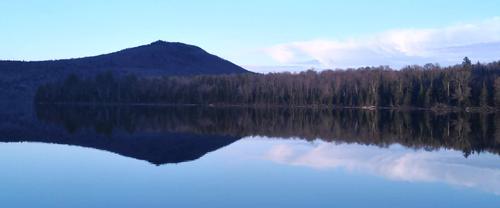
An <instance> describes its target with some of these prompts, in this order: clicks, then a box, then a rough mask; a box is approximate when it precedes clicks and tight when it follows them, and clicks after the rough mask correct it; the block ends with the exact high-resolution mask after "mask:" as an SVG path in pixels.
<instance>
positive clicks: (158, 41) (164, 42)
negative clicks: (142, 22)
mask: <svg viewBox="0 0 500 208" xmlns="http://www.w3.org/2000/svg"><path fill="white" fill-rule="evenodd" d="M168 43H170V42H167V41H164V40H157V41H154V42H152V43H150V45H164V44H168Z"/></svg>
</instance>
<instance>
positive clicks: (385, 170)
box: [248, 137, 500, 195]
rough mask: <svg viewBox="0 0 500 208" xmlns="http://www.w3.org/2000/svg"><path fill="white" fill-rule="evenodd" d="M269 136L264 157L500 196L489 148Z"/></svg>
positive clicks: (499, 174) (498, 169) (497, 161)
mask: <svg viewBox="0 0 500 208" xmlns="http://www.w3.org/2000/svg"><path fill="white" fill-rule="evenodd" d="M248 139H250V140H257V141H266V142H270V141H272V143H273V144H272V145H269V148H268V149H267V150H266V151H265V152H264V158H265V159H268V160H271V161H273V162H276V163H280V164H287V165H293V166H302V167H310V168H314V169H339V168H340V169H343V170H346V171H351V172H360V173H368V174H373V175H377V176H382V177H384V178H387V179H390V180H396V181H408V182H437V183H445V184H449V185H453V186H458V187H468V188H474V189H477V190H481V191H486V192H490V193H494V194H496V195H500V158H498V156H495V155H492V154H490V153H483V154H480V155H478V154H473V155H470V156H469V157H468V158H465V157H464V156H463V153H462V152H459V151H454V150H447V149H441V150H438V151H425V150H412V149H407V148H404V147H402V146H400V145H391V146H389V147H388V148H380V147H375V146H367V145H359V144H335V143H327V142H323V141H314V142H307V141H303V140H286V141H283V140H280V141H274V140H269V139H265V140H263V138H259V137H251V138H248Z"/></svg>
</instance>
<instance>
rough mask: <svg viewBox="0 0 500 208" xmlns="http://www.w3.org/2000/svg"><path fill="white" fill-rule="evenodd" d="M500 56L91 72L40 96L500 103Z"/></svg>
mask: <svg viewBox="0 0 500 208" xmlns="http://www.w3.org/2000/svg"><path fill="white" fill-rule="evenodd" d="M499 75H500V62H493V63H489V64H480V63H477V64H472V63H471V61H470V60H469V59H468V58H464V61H463V63H462V64H459V65H455V66H450V67H440V66H439V65H435V64H426V65H424V66H408V67H405V68H403V69H401V70H393V69H391V68H389V67H384V66H381V67H364V68H358V69H347V70H334V71H333V70H327V71H322V72H315V71H311V70H310V71H306V72H301V73H272V74H266V75H263V74H240V75H218V76H209V75H203V76H183V77H182V76H177V77H176V76H165V77H153V78H138V77H135V76H133V75H129V76H121V77H116V76H113V74H112V73H110V72H108V73H103V74H100V75H98V76H96V77H95V78H80V77H78V76H76V75H70V76H69V77H68V78H67V79H66V80H64V81H60V82H55V83H49V84H45V85H42V86H40V87H39V88H38V90H37V93H36V96H35V101H36V102H39V103H67V102H85V103H163V104H224V105H286V106H305V105H322V106H323V105H324V106H355V107H361V106H374V107H418V108H441V107H457V108H465V107H481V108H493V107H500V78H499Z"/></svg>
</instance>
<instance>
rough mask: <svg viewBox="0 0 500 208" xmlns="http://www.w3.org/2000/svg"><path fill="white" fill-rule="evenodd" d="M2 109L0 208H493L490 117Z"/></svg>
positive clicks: (497, 175)
mask: <svg viewBox="0 0 500 208" xmlns="http://www.w3.org/2000/svg"><path fill="white" fill-rule="evenodd" d="M0 106H2V109H7V110H3V112H0V116H1V117H2V118H3V120H2V121H0V167H2V168H1V171H0V184H2V185H1V186H0V193H1V194H0V207H494V208H497V207H500V115H499V114H494V113H489V114H487V113H465V112H452V113H433V112H427V111H408V112H398V111H389V110H385V111H370V110H356V109H313V108H243V107H225V108H222V107H195V106H191V107H188V106H185V107H172V106H170V107H168V106H84V105H80V106H68V105H35V106H32V105H31V104H22V105H19V104H2V105H0Z"/></svg>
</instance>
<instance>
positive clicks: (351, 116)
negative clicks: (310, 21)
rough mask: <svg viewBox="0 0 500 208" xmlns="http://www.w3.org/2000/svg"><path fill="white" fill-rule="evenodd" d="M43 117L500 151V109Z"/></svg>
mask: <svg viewBox="0 0 500 208" xmlns="http://www.w3.org/2000/svg"><path fill="white" fill-rule="evenodd" d="M36 114H37V118H38V119H39V120H41V121H43V122H47V123H52V124H56V125H58V126H64V128H65V129H66V130H67V131H68V132H72V133H77V132H79V131H84V130H85V131H86V130H89V129H90V130H93V131H95V132H96V133H98V134H103V135H107V136H111V135H113V134H114V132H116V131H126V132H128V133H129V134H135V133H144V132H149V133H166V132H183V133H194V134H202V135H221V136H232V137H236V138H241V137H245V136H269V137H280V138H301V139H306V140H315V139H321V140H324V141H327V142H346V143H358V144H367V145H377V146H382V147H386V146H389V145H391V144H395V143H398V144H402V145H404V146H406V147H410V148H424V149H427V150H436V149H439V148H452V149H456V150H460V151H462V152H463V153H464V156H468V155H470V154H472V153H480V152H483V151H489V152H492V153H496V154H498V153H500V131H499V132H497V129H498V128H497V127H498V125H499V124H500V120H499V119H500V116H499V115H497V114H486V113H466V112H453V113H433V112H428V111H407V112H404V111H390V110H382V111H369V110H357V109H318V108H243V107H226V108H218V107H195V106H185V107H173V106H170V107H168V106H70V105H37V106H36Z"/></svg>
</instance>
